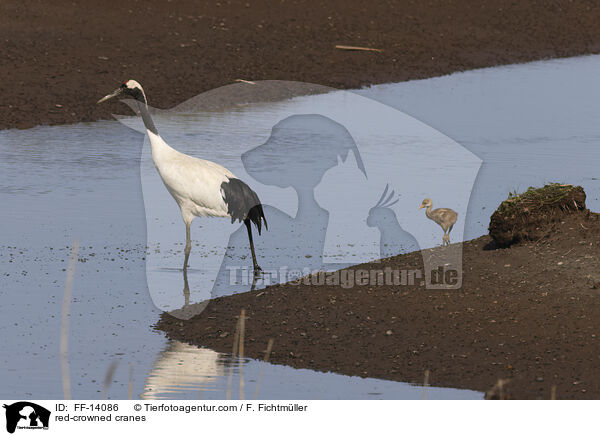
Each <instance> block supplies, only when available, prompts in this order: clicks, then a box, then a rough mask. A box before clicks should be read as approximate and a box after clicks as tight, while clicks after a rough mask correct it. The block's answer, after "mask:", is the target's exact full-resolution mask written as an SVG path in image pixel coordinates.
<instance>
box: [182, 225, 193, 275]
mask: <svg viewBox="0 0 600 436" xmlns="http://www.w3.org/2000/svg"><path fill="white" fill-rule="evenodd" d="M191 225H192V223H187V222H186V223H185V260H184V261H183V270H184V271H187V267H188V260H189V258H190V251H191V250H192V238H191V229H190V227H191Z"/></svg>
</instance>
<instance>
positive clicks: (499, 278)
mask: <svg viewBox="0 0 600 436" xmlns="http://www.w3.org/2000/svg"><path fill="white" fill-rule="evenodd" d="M546 230H547V232H546V233H545V234H544V236H543V237H541V238H540V239H538V240H537V241H521V242H518V243H515V244H513V245H512V246H511V247H510V248H506V249H490V246H491V245H492V244H491V242H492V239H491V238H490V237H489V236H485V237H481V238H479V239H476V240H472V241H469V242H466V243H465V244H464V256H463V267H464V275H463V287H462V289H461V290H453V291H439V290H427V289H425V288H424V287H423V286H421V285H420V284H419V283H416V282H415V284H414V285H412V286H411V285H407V286H402V285H401V286H393V285H392V286H388V285H383V286H358V285H357V286H354V287H352V288H348V289H345V288H343V287H342V286H335V285H323V286H308V285H304V284H300V285H291V284H286V285H282V286H273V287H269V288H267V289H265V290H260V291H253V292H249V293H245V294H238V295H234V296H230V297H225V298H218V299H215V300H214V301H211V302H210V303H209V304H208V307H207V308H206V310H205V311H204V312H203V313H201V314H200V315H198V316H197V317H195V318H192V319H191V320H189V321H181V320H179V319H176V318H173V317H172V316H170V315H168V314H163V315H162V316H161V320H160V322H159V323H158V326H157V327H158V328H159V329H162V330H164V331H165V332H166V333H167V335H168V336H169V337H170V338H173V339H178V340H180V341H186V342H190V343H192V344H196V345H201V346H207V347H210V348H212V349H215V350H217V351H222V352H231V349H232V341H233V339H232V338H233V336H234V331H235V326H236V322H237V317H238V316H239V314H240V312H241V310H242V309H245V310H246V316H247V319H246V321H245V326H246V327H245V328H246V331H245V335H246V341H245V349H246V354H247V355H249V356H251V357H253V358H257V359H260V358H262V357H263V356H264V351H265V349H266V346H267V342H268V340H269V339H270V338H273V339H274V340H275V344H274V347H273V352H272V353H271V361H272V362H274V363H279V364H285V365H290V366H293V367H298V368H312V369H316V370H322V371H335V372H338V373H341V374H347V375H358V376H363V377H367V376H368V377H377V378H384V379H391V380H397V381H404V382H414V383H422V382H423V377H424V372H425V371H426V370H429V371H430V377H429V380H430V383H431V384H433V385H435V386H447V387H455V388H468V389H475V390H480V391H487V390H489V389H490V388H491V387H492V386H493V385H494V384H495V383H496V382H497V380H498V379H508V380H509V382H508V385H507V387H506V392H507V395H508V396H509V397H510V398H524V399H525V398H526V399H533V398H550V397H551V392H552V389H553V386H556V397H557V398H559V399H591V398H594V399H599V398H600V372H599V371H598V368H599V367H600V342H599V335H600V305H599V304H598V301H599V298H600V274H599V272H598V271H599V269H598V258H599V256H600V249H599V242H598V241H600V219H599V216H598V215H597V214H593V213H590V212H589V211H587V210H573V211H571V212H569V213H566V214H565V215H564V216H563V217H562V219H559V220H553V221H552V222H550V223H548V224H547V226H546ZM385 267H391V268H395V269H420V268H421V267H422V258H421V254H420V253H410V254H407V255H401V256H397V257H393V258H390V259H386V260H383V263H379V264H366V265H362V266H357V267H354V268H351V269H353V270H356V269H358V268H362V269H368V270H373V269H375V270H381V269H383V268H385Z"/></svg>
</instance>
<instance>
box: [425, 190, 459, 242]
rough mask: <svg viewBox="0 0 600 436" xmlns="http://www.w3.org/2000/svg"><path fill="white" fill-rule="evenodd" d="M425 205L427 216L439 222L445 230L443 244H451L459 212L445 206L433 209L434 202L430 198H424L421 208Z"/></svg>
mask: <svg viewBox="0 0 600 436" xmlns="http://www.w3.org/2000/svg"><path fill="white" fill-rule="evenodd" d="M424 207H426V208H427V209H426V210H425V215H427V218H429V219H430V220H433V221H435V222H436V223H438V224H439V225H440V227H441V228H442V230H443V231H444V237H443V238H442V245H450V232H451V231H452V227H454V224H456V218H457V217H458V214H457V213H456V212H454V211H453V210H452V209H447V208H445V207H441V208H439V209H433V210H431V209H432V208H433V202H432V201H431V199H429V198H426V199H425V200H423V203H421V206H419V209H423V208H424Z"/></svg>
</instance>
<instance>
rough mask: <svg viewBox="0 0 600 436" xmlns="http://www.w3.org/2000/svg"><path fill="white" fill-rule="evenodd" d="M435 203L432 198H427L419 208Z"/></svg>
mask: <svg viewBox="0 0 600 436" xmlns="http://www.w3.org/2000/svg"><path fill="white" fill-rule="evenodd" d="M431 205H433V203H432V202H431V199H430V198H426V199H425V200H423V203H421V206H419V209H423V208H424V207H429V206H431Z"/></svg>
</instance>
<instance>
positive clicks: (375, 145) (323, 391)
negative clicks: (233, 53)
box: [0, 56, 600, 399]
mask: <svg viewBox="0 0 600 436" xmlns="http://www.w3.org/2000/svg"><path fill="white" fill-rule="evenodd" d="M599 67H600V57H598V56H591V57H584V58H575V59H568V60H559V61H549V62H540V63H533V64H525V65H519V66H510V67H500V68H493V69H486V70H479V71H472V72H466V73H460V74H454V75H451V76H446V77H442V78H436V79H429V80H423V81H414V82H406V83H400V84H393V85H380V86H375V87H372V88H370V89H365V90H361V91H358V94H361V95H363V96H368V97H370V98H373V99H376V100H378V101H380V102H383V103H385V104H386V105H390V106H393V107H395V108H398V109H400V110H402V111H403V112H398V111H391V110H390V109H389V108H387V109H386V107H385V106H383V105H379V104H374V103H371V102H370V101H369V100H367V99H363V98H362V97H360V100H359V99H357V98H358V97H353V95H354V96H355V95H356V94H352V93H345V92H344V93H335V94H327V95H325V96H309V97H303V98H299V99H295V100H292V101H291V102H290V101H288V102H280V103H269V104H262V105H258V106H257V107H253V106H247V107H244V108H237V109H235V110H233V111H225V112H223V111H221V112H210V113H201V114H188V115H182V114H169V113H164V114H161V116H159V117H157V118H156V124H157V125H158V126H159V129H160V131H161V133H163V135H164V136H165V138H166V139H167V141H168V142H170V143H171V144H172V145H174V146H177V148H179V149H180V150H181V151H185V152H188V153H191V154H194V155H196V156H202V157H206V158H208V159H211V160H215V161H217V162H219V163H222V164H225V165H226V166H227V167H229V168H230V169H231V170H233V172H234V173H236V174H237V175H238V176H240V177H242V178H243V179H244V180H246V181H247V182H248V183H249V184H250V185H251V186H252V187H253V188H254V189H255V190H256V191H257V192H259V194H260V196H261V198H262V199H263V202H266V203H268V204H269V205H270V207H272V209H270V210H269V213H270V215H271V216H279V217H280V218H281V220H280V221H278V220H277V219H274V220H273V223H274V224H273V226H275V227H274V229H277V224H276V223H278V222H280V223H282V225H284V224H285V223H288V222H293V223H294V225H298V226H300V227H298V228H299V229H302V225H303V222H302V220H299V219H295V220H294V219H292V220H290V217H291V218H298V210H299V209H301V208H300V206H299V202H298V196H297V195H296V193H295V192H294V191H293V190H292V189H291V188H289V187H284V188H282V187H279V186H274V185H273V184H272V183H266V182H269V180H268V175H269V174H271V175H272V174H273V171H266V172H265V171H261V168H259V167H258V168H257V167H256V165H257V164H256V163H252V162H250V161H251V159H249V160H250V161H249V162H247V163H246V166H244V162H243V161H242V160H241V159H240V155H241V154H242V153H244V152H248V150H252V149H256V148H260V147H261V146H264V145H265V144H269V139H270V138H271V137H272V134H271V130H270V129H271V127H273V125H275V124H276V123H277V122H278V121H280V120H283V119H284V118H286V117H287V116H289V115H293V114H306V113H311V114H314V113H321V114H323V115H325V116H328V117H329V118H331V119H333V120H336V121H338V122H340V123H341V124H342V125H344V127H345V128H346V129H347V130H348V131H349V132H350V134H351V136H352V138H353V139H354V141H355V142H356V144H357V148H358V150H359V152H360V156H361V157H362V159H363V161H364V164H365V169H366V173H367V177H366V178H365V177H364V175H361V174H362V173H361V171H360V170H359V169H358V164H357V161H356V155H355V154H354V153H348V156H347V158H346V160H345V161H344V160H343V159H340V161H338V164H337V165H334V166H332V167H331V168H329V169H328V170H327V171H325V172H324V174H323V179H322V180H321V181H320V183H319V184H318V186H317V187H316V188H315V190H314V198H315V201H316V203H317V205H319V206H320V207H321V208H322V209H325V210H327V211H328V213H329V217H328V218H329V219H328V229H329V231H327V232H325V233H326V234H325V240H323V238H321V239H319V238H318V237H314V238H309V242H310V244H308V245H301V244H300V243H299V242H298V241H300V242H302V241H304V240H305V239H306V238H302V237H300V238H296V239H294V238H293V237H292V236H289V237H288V236H286V237H285V238H286V239H284V241H283V242H281V241H278V239H277V237H283V236H282V235H285V233H284V232H282V231H280V232H276V231H274V229H272V230H271V231H270V232H268V233H266V235H275V239H271V240H269V239H268V238H263V239H265V240H266V241H267V242H262V244H263V245H262V246H260V247H257V248H258V249H259V251H260V252H261V253H262V254H261V255H260V256H261V257H259V262H260V263H262V264H263V267H264V268H268V267H270V266H273V265H270V263H276V262H277V261H278V259H279V261H281V257H282V256H283V258H284V259H285V262H286V263H288V264H290V265H292V266H307V267H310V268H312V267H323V266H325V267H338V266H342V265H345V264H349V263H359V262H362V261H366V260H369V259H372V258H376V257H377V256H378V255H379V254H381V251H380V249H381V248H382V247H383V246H384V245H383V244H380V242H381V239H380V236H381V234H380V233H379V230H380V229H381V228H377V227H368V226H367V225H366V220H367V217H368V216H369V214H370V212H371V210H370V208H371V207H373V206H374V205H375V203H376V202H377V200H378V199H379V197H380V196H381V193H382V192H383V189H384V187H385V185H386V184H387V183H390V186H391V188H392V189H395V190H396V193H397V194H399V195H400V197H399V202H398V203H396V205H394V206H393V211H394V216H395V217H396V223H397V224H400V225H401V227H402V228H403V229H404V230H405V231H408V232H409V233H411V234H412V236H414V238H415V239H416V240H417V241H418V243H419V245H421V247H423V248H425V247H429V246H433V245H435V244H437V243H439V239H440V238H441V231H440V229H439V228H437V227H436V226H435V224H433V223H431V222H428V221H426V220H425V218H424V216H423V214H422V212H423V211H418V210H417V207H418V205H419V204H420V201H421V200H422V198H423V197H425V196H431V197H432V198H433V199H434V204H436V205H438V204H439V205H440V206H451V207H453V208H455V209H457V210H458V211H459V222H458V224H457V226H456V228H455V229H454V230H453V232H452V238H453V240H454V241H456V240H459V239H462V238H465V239H470V238H473V237H477V236H480V235H481V234H484V233H485V232H486V228H487V224H488V220H489V216H490V214H491V213H492V212H493V210H494V209H495V207H496V206H497V204H498V203H499V202H500V201H501V200H503V199H504V198H506V195H507V193H508V192H509V191H512V190H515V189H516V190H518V191H521V190H524V189H526V188H527V187H528V186H530V185H541V184H543V183H545V182H549V181H560V182H566V183H574V184H581V185H582V186H583V187H584V188H585V190H586V193H587V195H588V199H587V204H588V207H590V209H592V210H594V211H598V210H599V199H598V188H599V185H598V183H599V182H598V178H597V176H598V174H597V172H598V170H597V168H598V165H597V163H598V162H599V161H600V151H599V150H600V148H599V147H598V146H597V144H598V143H599V142H600V126H599V125H598V123H597V121H596V118H597V113H598V111H597V110H596V104H597V103H596V102H598V101H600V99H598V97H599V96H598V95H597V94H598V93H600V90H598V88H597V87H595V86H594V82H593V81H594V79H595V72H596V71H598V68H599ZM357 107H358V108H362V109H361V110H353V109H352V108H357ZM348 108H350V109H348ZM405 113H406V114H409V115H411V116H413V117H415V118H416V119H418V120H421V121H422V122H423V123H425V124H422V123H420V122H417V121H416V120H415V119H413V118H411V117H408V116H406V115H405ZM186 117H187V118H186ZM344 117H346V118H344ZM190 119H191V120H193V121H194V123H192V124H191V125H190V124H189V121H190ZM126 122H129V121H126ZM131 122H132V123H136V122H137V121H136V120H132V121H131ZM182 126H187V127H185V129H187V130H184V129H182ZM377 126H379V127H381V126H383V127H384V128H383V129H381V128H378V127H377ZM428 126H431V127H428ZM440 132H441V133H440ZM446 135H447V136H446ZM240 137H242V138H244V141H243V142H240V141H239V138H240ZM292 137H293V135H292ZM288 138H289V136H288ZM450 138H452V139H450ZM296 139H298V138H296ZM301 139H302V138H301ZM302 140H303V141H306V138H303V139H302ZM143 141H144V139H143V136H142V135H141V134H139V133H137V132H135V131H134V130H131V129H129V128H127V127H125V126H124V125H122V124H121V123H119V122H117V121H112V122H107V121H104V122H97V123H87V124H79V125H73V126H56V127H38V128H34V129H30V130H26V131H16V130H9V131H1V132H0V204H1V205H2V208H1V210H2V226H1V227H0V265H2V271H0V296H1V297H2V301H3V310H2V317H0V332H1V334H2V336H3V337H4V338H5V340H4V352H3V353H2V357H0V386H1V388H0V389H1V392H0V394H1V395H2V396H3V397H7V398H38V399H39V398H57V397H60V396H61V395H62V388H61V380H60V361H59V359H58V347H59V343H58V332H59V326H60V310H61V303H62V294H63V288H64V281H65V269H66V267H67V264H68V256H69V248H68V247H70V245H71V244H72V242H73V240H75V239H77V240H79V241H80V243H81V246H82V248H81V251H80V256H79V257H80V261H79V262H78V263H77V269H76V274H75V287H74V291H73V303H72V306H71V316H70V332H71V336H70V357H71V359H70V366H71V367H70V370H71V377H72V380H71V384H72V391H73V397H74V398H101V397H102V382H103V379H104V376H105V373H106V370H107V368H108V367H109V365H110V364H111V362H113V361H118V362H119V365H118V367H117V370H116V373H115V377H114V381H113V383H112V386H111V387H110V392H109V396H110V397H112V398H126V397H127V390H128V383H129V365H130V364H133V365H134V380H133V382H134V395H135V396H136V397H137V396H140V395H144V396H148V395H150V396H151V395H158V396H161V397H162V396H164V397H169V398H198V396H201V397H202V398H224V396H225V394H224V392H225V391H226V385H227V381H226V380H227V377H225V374H226V372H227V371H228V370H229V368H230V367H231V366H230V365H229V363H228V361H227V357H226V356H220V355H217V354H216V353H214V352H211V351H210V350H202V351H196V350H195V349H190V348H186V349H185V350H184V351H181V350H178V349H177V350H176V351H173V350H174V347H180V346H182V345H181V344H179V345H178V344H177V343H175V344H173V343H170V342H168V341H167V340H166V339H165V338H164V337H163V335H162V334H161V333H157V332H155V331H154V330H153V329H152V325H153V324H154V323H155V322H156V320H157V319H158V315H159V313H160V310H159V309H158V308H157V305H158V306H159V307H161V308H166V309H170V310H171V309H176V308H178V307H180V306H181V305H183V304H184V302H185V296H184V293H183V292H182V289H183V287H184V286H183V285H184V282H183V277H182V275H181V269H180V267H181V262H182V259H181V250H182V245H181V243H182V242H183V241H182V236H183V224H182V223H181V218H180V217H179V215H178V210H177V208H176V205H175V203H174V202H173V200H172V199H171V198H169V196H168V193H167V192H166V191H165V190H164V188H163V187H162V185H161V184H160V180H159V179H158V178H157V177H156V174H155V172H154V169H153V167H152V165H151V162H150V161H149V154H148V148H147V147H148V145H147V144H144V142H143ZM309 142H310V141H309ZM208 144H210V145H208ZM263 148H264V147H263ZM317 155H318V156H322V155H321V154H317ZM474 155H476V156H477V157H478V158H479V159H481V160H482V161H483V164H482V165H481V168H480V169H479V159H478V158H475V156H474ZM382 156H384V157H388V158H383V159H382ZM390 156H392V157H393V158H389V157H390ZM257 161H258V162H259V163H260V159H257ZM258 165H259V166H260V164H258ZM247 168H251V171H248V170H247ZM267 169H271V166H270V167H269V168H267ZM478 169H479V172H477V170H478ZM262 170H265V169H264V168H263V169H262ZM250 173H252V175H251V174H250ZM475 176H476V180H475ZM279 180H280V179H279ZM271 182H272V181H271ZM350 182H352V183H351V184H349V183H350ZM473 182H474V185H473ZM471 185H473V189H472V192H471ZM348 193H350V194H351V195H348ZM265 199H268V202H267V201H265ZM308 199H309V200H310V198H308ZM357 199H358V200H357ZM438 199H439V200H438ZM309 206H312V207H313V208H314V204H313V203H310V202H309ZM309 210H310V208H309ZM313 210H316V209H313ZM277 214H279V215H277ZM268 216H269V215H268ZM348 216H351V217H352V220H348V219H345V217H348ZM147 220H148V231H147V229H146V227H147V225H146V224H147V222H146V221H147ZM204 221H206V222H200V220H197V221H195V222H194V230H193V231H194V233H193V236H194V246H193V252H192V253H193V254H192V262H191V269H190V274H189V282H190V288H191V289H190V295H189V301H190V302H197V301H201V300H203V299H205V298H207V297H208V296H214V295H225V294H228V293H231V292H240V291H243V290H246V289H247V288H249V285H246V284H241V285H240V284H239V283H235V284H234V285H231V284H230V283H225V284H226V285H227V286H223V287H215V286H214V285H213V286H207V285H206V283H209V282H210V283H214V280H215V278H216V276H217V273H218V272H219V271H221V273H223V267H224V266H227V263H226V262H225V263H223V256H224V254H226V252H227V249H226V247H228V246H230V247H233V248H230V249H229V250H230V251H229V252H228V253H227V254H228V256H226V258H229V259H238V260H239V262H242V261H243V262H246V264H247V262H248V256H247V253H245V251H246V250H247V246H246V245H245V244H246V242H245V240H244V239H243V238H241V239H238V240H236V239H235V233H233V236H232V232H233V231H235V230H236V229H237V227H236V226H231V224H229V223H228V222H227V220H204ZM211 226H215V227H211ZM463 226H464V231H463ZM383 228H385V226H384V227H383ZM219 229H220V230H219ZM357 229H358V230H357ZM217 230H219V231H217ZM331 230H334V231H331ZM242 236H243V235H242ZM271 237H273V236H271ZM223 238H225V239H223ZM229 238H233V239H232V240H233V242H234V244H233V245H231V244H230V242H231V241H230V240H229ZM269 241H271V242H270V243H275V242H278V243H279V244H280V245H283V246H285V247H288V248H289V249H288V250H285V251H286V252H285V253H281V252H278V253H277V256H273V257H271V258H269V257H268V256H269V253H270V252H269V251H268V247H269V245H268V242H269ZM273 241H275V242H273ZM315 241H317V242H318V243H319V244H320V245H317V247H316V248H315V247H314V246H313V245H311V244H312V243H313V242H315ZM265 244H266V245H265ZM299 247H300V248H299ZM319 249H321V253H322V254H323V255H324V257H320V256H316V257H317V259H315V256H313V255H312V254H311V253H313V252H319ZM306 250H313V251H309V252H306ZM271 255H272V253H271ZM244 256H245V258H244ZM307 256H310V257H307ZM280 263H281V262H280ZM238 264H239V265H243V263H238ZM238 264H236V263H233V265H238ZM225 272H227V271H225ZM161 292H167V293H168V295H167V296H166V297H165V298H164V299H163V300H161V298H162V297H161ZM184 348H185V347H184ZM177 352H182V353H184V355H185V356H186V357H184V360H185V359H188V358H189V359H191V360H192V361H194V360H195V359H201V360H202V359H204V357H202V356H203V355H205V354H206V353H208V354H210V353H214V354H213V355H212V357H211V359H212V358H214V359H213V360H214V362H213V363H211V365H212V367H211V368H214V371H213V370H212V369H210V370H207V371H204V370H203V371H199V372H198V373H196V374H194V371H191V374H189V373H187V372H185V371H184V372H185V373H186V374H185V375H184V376H183V379H176V380H183V381H182V382H181V386H178V383H179V382H178V381H176V382H169V376H170V375H172V376H173V377H175V376H176V375H177V374H178V372H177V368H175V367H176V366H178V365H173V364H172V363H169V362H170V361H171V360H172V359H174V358H176V357H173V356H177ZM190 355H191V356H192V357H189V356H190ZM170 359H171V360H170ZM209 366H210V365H209ZM261 366H262V363H260V362H256V361H252V360H249V361H247V362H246V363H245V365H244V372H245V377H247V380H248V391H247V393H246V398H251V397H252V396H253V392H254V391H253V389H254V388H255V385H256V383H257V382H256V381H255V382H251V381H250V380H257V379H258V375H257V373H259V371H260V367H261ZM170 368H173V369H170ZM267 368H269V369H268V370H267V369H265V371H264V375H263V378H262V381H261V382H260V385H259V397H261V398H329V395H331V396H332V397H340V398H370V397H374V398H384V397H385V398H400V397H401V398H407V397H411V398H412V397H414V398H418V397H420V396H421V394H422V389H421V388H417V389H416V391H415V390H414V389H413V388H412V387H410V386H408V385H406V384H402V383H394V382H383V381H378V380H370V379H354V378H348V377H344V376H339V375H335V374H321V373H313V372H312V371H301V370H295V369H290V368H285V367H281V366H273V365H269V366H267ZM213 373H214V374H213ZM211 374H213V375H211ZM177 377H178V376H177ZM186 377H188V378H187V379H186ZM194 377H196V378H194ZM235 377H237V373H234V378H235ZM165 380H166V381H165ZM286 380H292V381H291V382H287V381H286ZM293 380H306V381H307V383H306V385H304V384H303V383H296V385H294V382H293ZM309 380H310V383H308V381H309ZM232 383H233V386H238V385H237V384H236V383H235V382H232ZM290 383H291V385H290ZM292 385H293V386H296V387H295V388H294V387H293V386H292ZM149 388H152V391H149ZM233 392H236V390H235V389H233ZM374 392H379V393H380V394H381V395H370V393H374ZM436 392H438V393H439V394H435V395H439V396H440V398H446V397H456V398H463V395H464V396H465V397H470V395H474V396H475V397H477V396H479V397H480V396H481V395H480V394H476V393H474V394H470V393H465V392H459V391H455V390H444V389H442V390H436ZM430 394H431V395H430V396H428V397H434V394H433V389H432V390H431V391H430ZM263 395H264V396H263ZM234 398H235V396H234Z"/></svg>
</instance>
